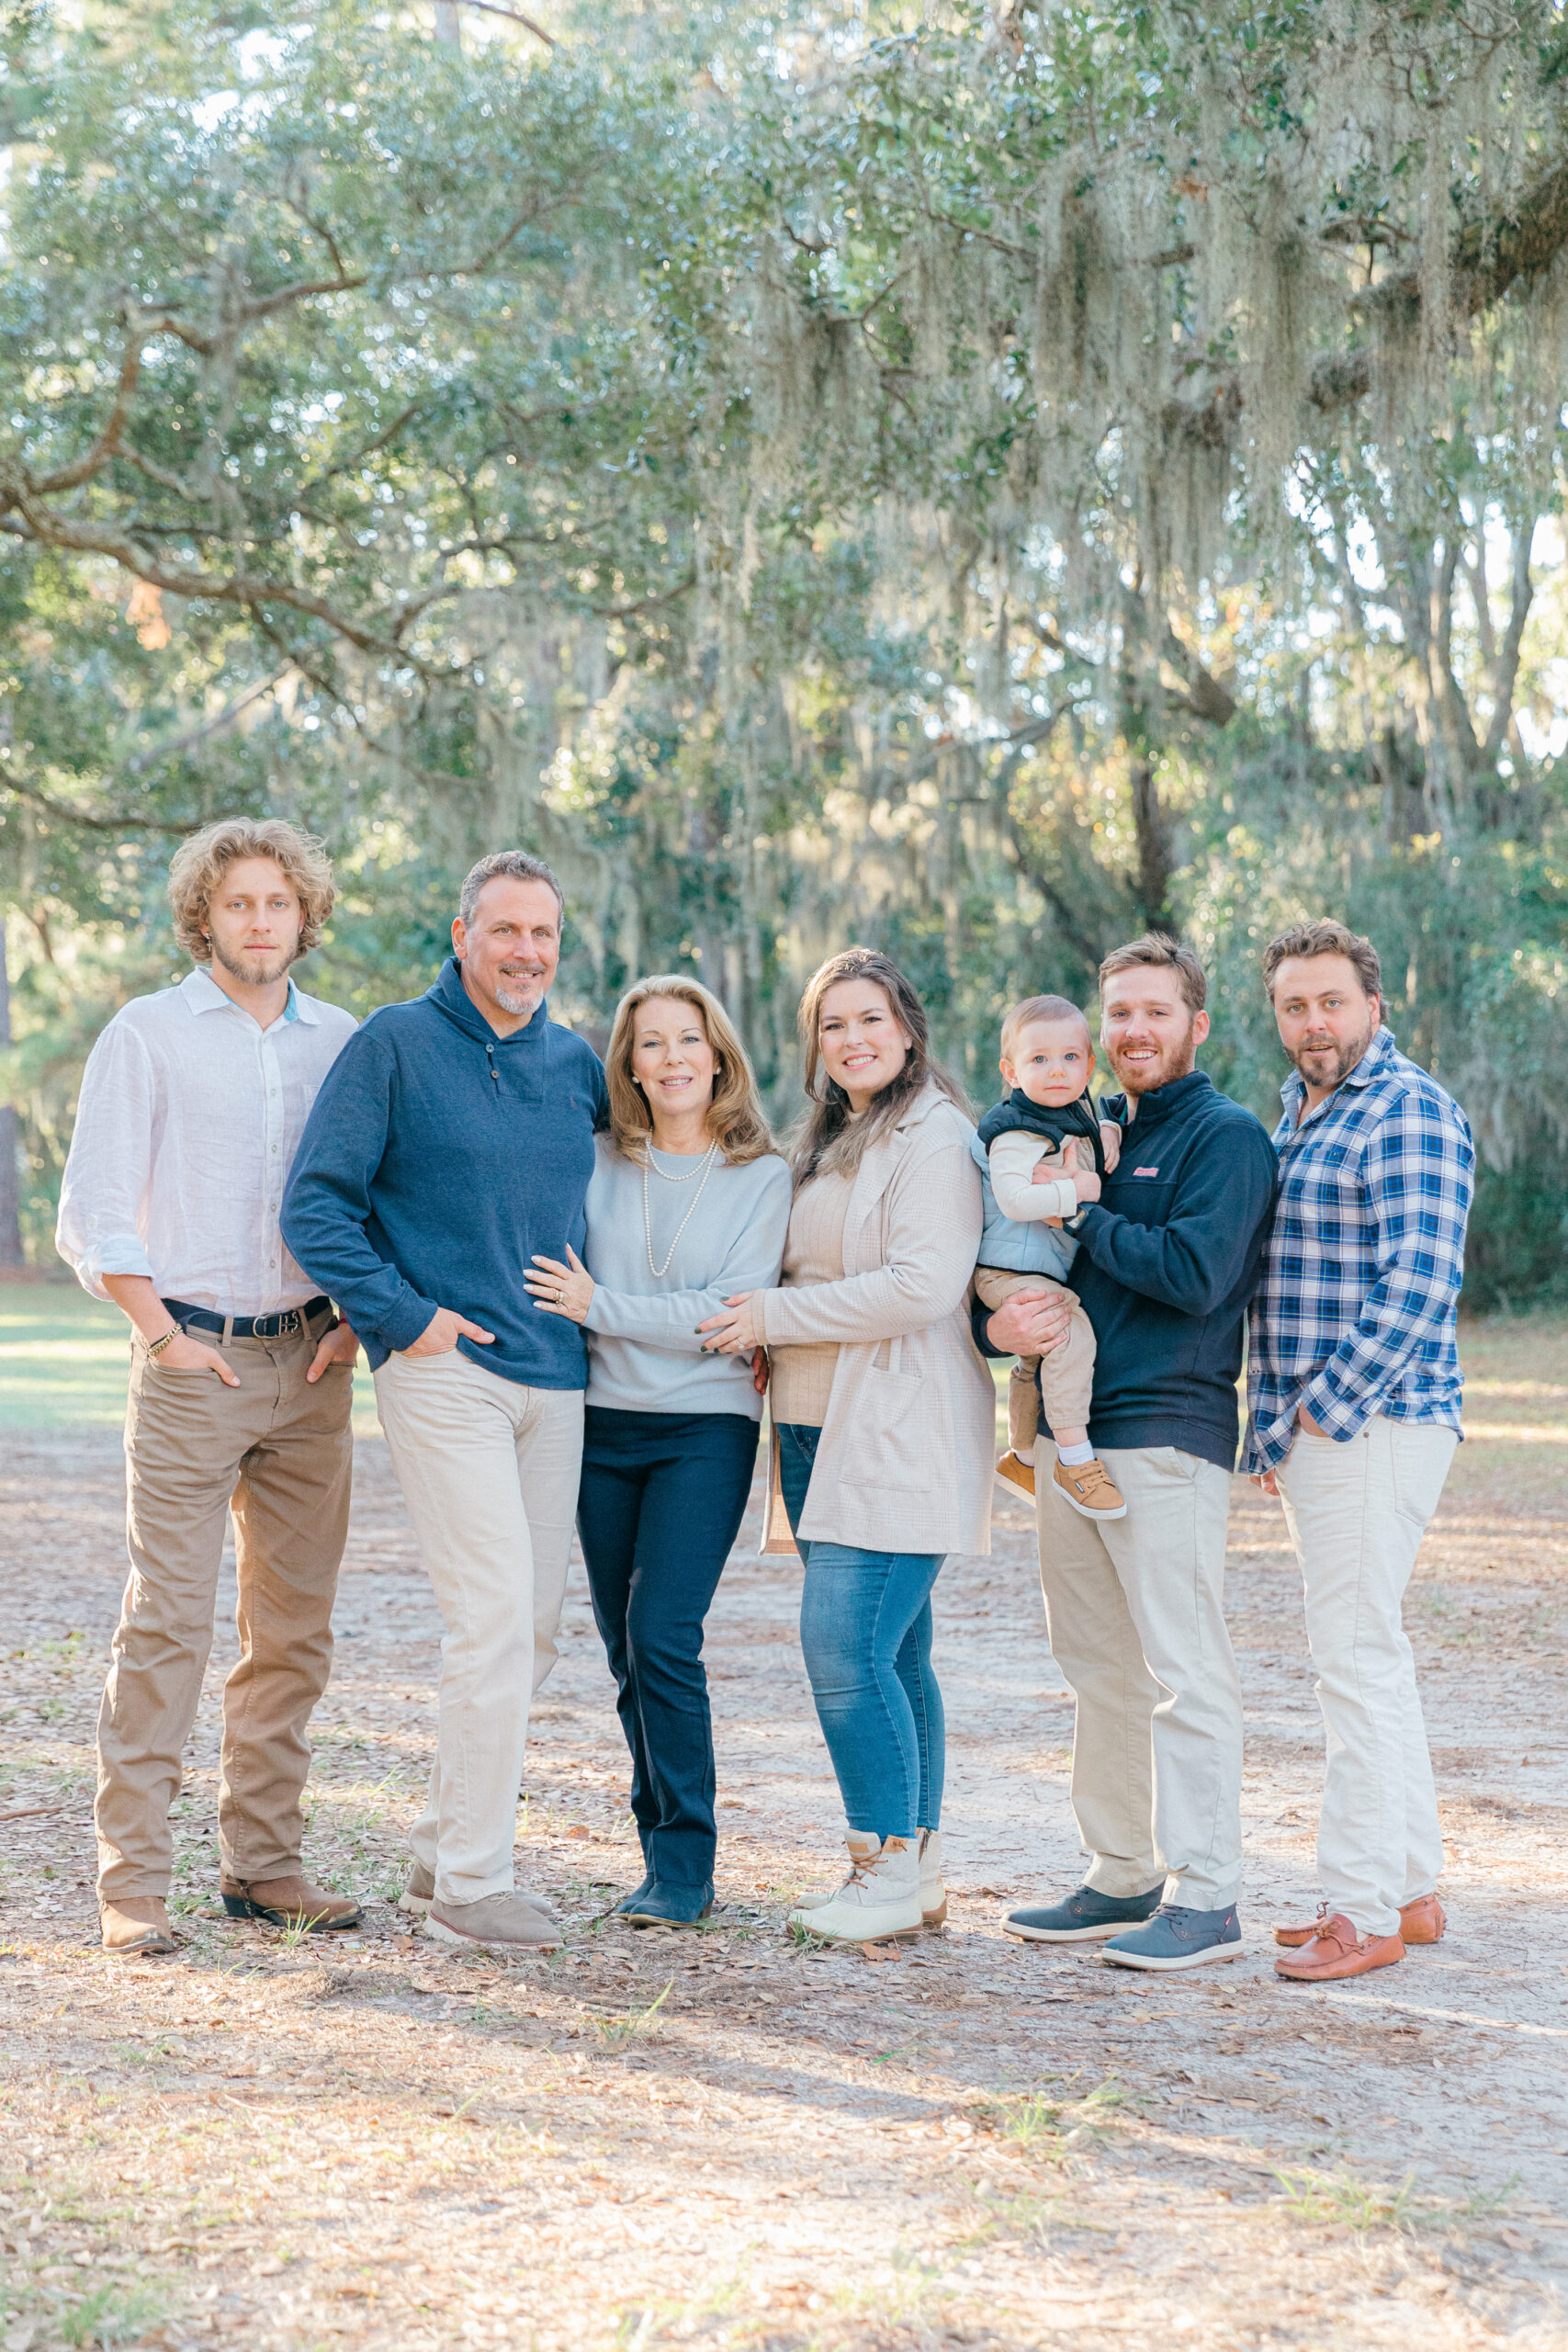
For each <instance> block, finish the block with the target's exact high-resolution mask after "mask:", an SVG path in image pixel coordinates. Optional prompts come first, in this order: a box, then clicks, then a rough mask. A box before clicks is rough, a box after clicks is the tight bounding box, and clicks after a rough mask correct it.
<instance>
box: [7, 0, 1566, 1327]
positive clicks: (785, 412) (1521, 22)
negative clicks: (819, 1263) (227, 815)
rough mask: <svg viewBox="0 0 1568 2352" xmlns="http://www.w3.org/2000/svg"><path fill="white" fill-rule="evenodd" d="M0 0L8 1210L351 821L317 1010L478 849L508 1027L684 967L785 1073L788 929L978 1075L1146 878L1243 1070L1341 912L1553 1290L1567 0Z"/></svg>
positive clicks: (1251, 1082) (1557, 1172)
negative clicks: (1281, 935) (1307, 918)
mask: <svg viewBox="0 0 1568 2352" xmlns="http://www.w3.org/2000/svg"><path fill="white" fill-rule="evenodd" d="M4 15H5V41H4V65H5V80H4V82H3V83H0V119H3V122H4V128H5V130H6V134H7V136H8V137H9V139H10V141H11V149H10V153H11V172H10V179H9V185H8V228H7V245H6V253H5V256H4V262H3V265H0V376H3V379H4V385H3V389H4V395H5V397H4V400H3V401H0V600H3V604H0V610H3V615H4V624H3V628H0V889H3V891H4V894H5V900H6V908H7V910H8V922H7V932H6V939H7V949H8V961H9V972H10V1007H11V1010H10V1035H11V1040H12V1042H11V1043H10V1046H9V1049H8V1052H7V1053H6V1060H5V1065H4V1066H5V1069H6V1073H7V1078H6V1093H7V1094H8V1097H9V1101H10V1103H11V1104H12V1106H13V1110H12V1114H11V1116H12V1119H13V1125H16V1126H18V1127H19V1136H20V1143H21V1153H20V1164H21V1167H22V1176H21V1182H20V1188H19V1189H20V1197H19V1201H18V1202H17V1204H14V1205H13V1206H12V1207H10V1208H8V1207H7V1201H6V1190H5V1183H6V1179H5V1174H4V1171H3V1170H0V1258H3V1257H4V1255H5V1254H6V1249H7V1247H10V1248H12V1249H15V1248H16V1247H17V1244H18V1237H20V1238H23V1239H25V1244H26V1247H27V1248H28V1250H29V1251H30V1252H31V1253H33V1254H34V1255H36V1256H39V1257H42V1256H45V1255H47V1251H48V1243H47V1233H48V1227H49V1223H50V1220H51V1214H52V1198H53V1193H54V1191H55V1189H56V1187H57V1184H58V1174H59V1168H60V1165H61V1161H62V1154H63V1150H64V1148H65V1145H66V1142H67V1141H68V1137H69V1128H70V1119H71V1114H72V1106H73V1097H74V1090H75V1086H76V1083H77V1080H78V1078H79V1073H80V1069H81V1065H82V1061H83V1058H84V1057H85V1052H86V1050H87V1048H88V1046H90V1043H91V1040H92V1038H93V1036H94V1035H96V1031H97V1029H98V1028H99V1027H100V1026H101V1025H102V1023H103V1021H104V1020H105V1019H106V1018H107V1016H108V1014H109V1013H110V1012H112V1011H113V1010H114V1008H115V1006H116V1005H117V1004H118V1002H120V1001H123V999H124V997H125V996H126V995H127V994H130V993H131V992H134V991H135V990H137V989H142V988H145V987H149V986H152V985H156V984H158V983H159V982H160V981H162V980H164V979H166V978H170V977H172V976H173V975H174V973H175V970H176V968H177V963H176V959H175V956H174V952H173V947H172V942H171V940H170V938H169V934H168V931H167V926H166V922H165V921H164V911H163V905H162V897H161V892H162V877H163V869H164V865H166V861H167V856H168V854H169V851H170V848H171V847H172V845H173V842H174V841H175V839H177V837H178V835H179V833H180V832H181V831H184V830H186V828H188V827H189V826H190V825H192V824H195V823H197V822H200V821H202V820H204V819H206V818H208V817H209V816H211V815H214V814H216V813H218V812H220V810H226V809H235V808H243V809H257V810H260V809H272V810H277V811H280V812H282V813H286V814H288V815H292V816H296V817H299V818H300V819H302V820H305V821H307V822H308V823H310V824H311V825H312V826H314V827H316V828H317V829H318V830H320V831H321V832H323V833H324V834H325V835H326V837H327V839H328V840H329V842H331V844H332V846H333V851H334V853H335V854H336V855H337V857H338V859H339V862H340V871H341V873H342V876H343V880H344V896H343V899H342V903H341V906H340V910H339V912H338V915H337V917H336V918H335V919H334V922H333V932H332V936H331V938H330V941H329V942H328V944H327V945H326V946H325V948H324V949H323V950H322V951H321V954H320V956H318V957H317V958H315V959H313V962H312V966H311V974H312V978H311V982H310V984H311V985H313V986H314V987H316V988H318V989H321V991H322V992H323V993H326V994H328V995H333V996H335V997H337V998H339V999H340V1000H341V1001H344V1002H346V1003H349V1004H351V1005H353V1006H354V1007H355V1010H359V1011H366V1010H368V1009H369V1008H370V1007H371V1006H373V1005H375V1004H377V1003H378V1002H382V1001H387V1000H388V999H389V998H392V997H396V996H399V995H403V994H407V993H410V992H412V991H413V990H415V989H419V988H421V987H422V986H423V985H424V984H425V983H426V982H427V980H428V978H430V977H431V975H432V973H433V971H434V967H435V964H436V962H437V960H438V958H439V956H440V955H441V953H442V950H443V945H444V940H445V933H446V922H447V919H448V916H449V912H450V907H451V903H452V897H453V891H454V888H455V883H456V880H457V876H459V875H460V874H461V872H462V870H463V868H464V867H465V865H467V863H468V861H469V859H470V858H471V857H472V856H473V855H474V854H477V853H478V852H479V850H480V849H482V848H485V847H491V846H494V845H496V844H497V843H498V842H511V841H520V842H526V843H527V844H528V845H530V846H533V847H535V848H536V849H538V850H540V851H541V852H542V853H543V854H546V855H547V856H548V857H549V858H550V859H551V860H552V862H553V863H555V864H556V865H557V866H558V869H559V870H560V872H561V874H562V876H563V879H564V880H565V882H566V885H567V888H568V892H569V898H570V914H571V922H570V932H569V946H568V953H567V956H566V959H565V961H564V964H563V972H562V981H561V986H560V989H559V990H558V998H557V1010H558V1012H561V1013H562V1014H563V1015H565V1016H566V1017H568V1018H570V1019H572V1020H574V1021H576V1022H578V1023H581V1024H583V1025H585V1026H587V1027H588V1028H589V1029H590V1030H591V1031H595V1030H596V1029H597V1028H598V1027H600V1026H601V1025H602V1024H603V1023H604V1022H605V1021H606V1019H607V1016H608V1013H609V1012H610V1010H611V1008H612V1007H613V1004H614V1001H615V995H616V993H617V991H618V989H620V988H621V987H622V986H623V985H624V984H625V983H626V980H628V979H629V978H632V977H633V976H634V975H635V974H636V973H637V972H638V971H646V970H649V969H657V968H667V967H682V968H685V969H690V970H694V971H696V972H698V973H700V974H701V976H702V977H703V978H704V979H705V980H706V981H707V982H708V983H709V984H710V985H711V986H713V987H714V988H715V989H716V990H717V991H718V993H719V994H720V995H721V996H722V997H723V998H724V1000H725V1001H726V1002H727V1003H728V1005H729V1007H730V1009H731V1010H732V1012H734V1013H735V1015H736V1016H737V1018H738V1019H739V1022H740V1023H741V1025H742V1028H743V1031H744V1034H745V1035H746V1036H747V1038H748V1041H749V1043H750V1046H751V1049H752V1051H753V1053H754V1055H755V1057H756V1058H757V1062H758V1065H759V1069H760V1070H761V1074H762V1077H763V1080H764V1082H765V1084H766V1085H767V1087H768V1089H769V1091H770V1096H771V1099H772V1101H773V1105H774V1107H775V1109H776V1111H777V1112H778V1113H779V1114H780V1115H781V1117H787V1116H788V1115H789V1114H791V1113H792V1111H793V1109H794V1105H795V1100H796V1085H795V1070H796V1066H797V1065H796V1056H795V1043H794V1035H793V1032H794V1013H795V1000H796V997H797V995H798V990H799V985H800V982H801V980H802V979H803V978H804V977H805V975H806V973H807V971H808V970H809V969H810V968H811V967H812V966H813V965H814V964H815V963H816V962H817V961H818V959H819V957H820V956H821V955H822V954H824V953H825V952H827V950H828V949H829V948H830V947H832V946H835V945H839V944H843V943H844V942H845V941H846V940H848V939H850V938H855V937H859V938H863V939H867V940H870V941H872V942H873V943H874V944H878V945H882V946H886V947H887V948H889V949H890V950H891V951H892V952H893V953H895V954H896V955H897V956H898V957H899V958H900V959H901V960H902V961H903V962H904V963H905V964H906V966H907V967H908V968H909V970H910V971H911V973H912V975H913V976H914V978H916V980H917V981H918V983H919V986H920V987H921V989H922V990H923V992H924V994H925V996H926V999H927V1001H928V1003H929V1005H930V1007H931V1013H932V1020H933V1026H934V1029H935V1032H936V1035H937V1037H938V1039H939V1042H940V1044H941V1046H942V1050H943V1052H944V1053H945V1054H946V1056H947V1057H949V1059H950V1060H951V1061H952V1062H953V1065H954V1066H955V1067H956V1068H957V1069H959V1070H960V1071H961V1072H962V1074H963V1075H964V1078H965V1079H966V1080H967V1082H968V1083H969V1085H970V1086H971V1089H972V1090H973V1091H975V1093H976V1096H977V1097H978V1098H979V1099H982V1100H985V1099H989V1097H990V1094H991V1091H992V1090H993V1088H994V1086H995V1084H996V1080H995V1070H994V1063H995V1051H996V1034H997V1029H998V1023H999V1019H1000V1015H1001V1013H1002V1012H1003V1011H1004V1010H1005V1008H1006V1005H1007V1004H1008V1002H1009V1001H1011V999H1013V998H1014V997H1015V996H1017V995H1019V994H1021V993H1023V992H1024V991H1026V990H1032V989H1039V988H1044V987H1054V988H1060V989H1065V990H1066V991H1067V992H1068V993H1070V994H1072V995H1074V996H1076V997H1077V998H1078V999H1079V1000H1080V1001H1089V1000H1090V999H1091V998H1092V995H1093V990H1094V974H1095V967H1096V965H1097V963H1098V960H1099V958H1100V956H1101V955H1102V954H1103V953H1104V952H1105V950H1106V949H1107V948H1108V947H1109V946H1110V945H1111V944H1113V943H1114V942H1115V941H1116V940H1117V939H1119V938H1122V937H1124V936H1126V935H1128V934H1129V933H1132V932H1134V931H1135V930H1139V929H1142V928H1143V927H1144V926H1145V924H1147V923H1151V922H1159V923H1164V924H1168V925H1169V926H1172V927H1174V928H1177V929H1179V930H1181V931H1182V932H1184V933H1187V934H1188V935H1190V937H1191V938H1192V939H1193V940H1194V942H1195V943H1196V944H1198V945H1199V946H1200V947H1201V950H1202V952H1203V953H1204V954H1205V956H1206V957H1207V958H1208V960H1209V962H1210V965H1211V968H1212V971H1213V1006H1214V1012H1215V1032H1214V1039H1213V1046H1212V1047H1211V1049H1210V1051H1209V1053H1208V1056H1207V1060H1208V1063H1209V1066H1210V1068H1211V1069H1213V1073H1214V1075H1215V1077H1216V1079H1217V1080H1219V1081H1220V1082H1221V1083H1222V1084H1225V1085H1228V1086H1229V1087H1231V1088H1232V1089H1233V1091H1235V1092H1237V1093H1238V1094H1240V1095H1241V1096H1242V1097H1243V1098H1244V1099H1246V1100H1247V1101H1248V1102H1250V1103H1252V1104H1253V1105H1254V1106H1255V1107H1256V1108H1257V1109H1258V1110H1259V1111H1260V1112H1261V1113H1262V1114H1264V1115H1265V1116H1269V1115H1270V1104H1271V1103H1272V1101H1273V1099H1274V1094H1275V1090H1276V1089H1277V1086H1278V1083H1279V1077H1280V1057H1279V1053H1278V1046H1277V1044H1276V1043H1275V1042H1274V1040H1273V1039H1272V1035H1271V1028H1270V1023H1269V1018H1268V1009H1267V1006H1266V1004H1265V1003H1264V1001H1263V1000H1262V997H1261V993H1260V990H1259V988H1258V979H1257V956H1258V948H1259V947H1260V945H1261V944H1262V942H1263V941H1264V940H1265V939H1266V938H1267V937H1268V935H1269V933H1270V932H1271V931H1273V930H1274V929H1276V928H1278V927H1279V926H1280V924H1281V923H1283V922H1287V921H1289V920H1292V919H1293V918H1295V917H1297V916H1299V915H1302V914H1306V913H1317V912H1322V911H1332V912H1335V913H1337V914H1341V915H1344V916H1345V917H1346V918H1347V919H1348V920H1349V921H1350V922H1354V923H1355V924H1357V925H1358V927H1360V928H1363V929H1367V930H1370V931H1371V933H1373V935H1374V937H1375V938H1376V939H1377V941H1378V943H1379V945H1380V947H1381V948H1382V953H1383V957H1384V964H1385V970H1386V973H1387V976H1388V989H1389V1010H1390V1017H1391V1019H1392V1021H1393V1025H1394V1027H1395V1030H1396V1032H1397V1034H1398V1035H1399V1037H1400V1040H1401V1042H1402V1044H1404V1046H1405V1047H1406V1048H1407V1049H1408V1050H1410V1051H1412V1052H1413V1053H1415V1054H1416V1056H1417V1057H1418V1058H1419V1059H1421V1060H1422V1061H1423V1062H1425V1063H1427V1065H1428V1066H1429V1067H1431V1068H1432V1069H1435V1070H1436V1071H1437V1072H1438V1075H1439V1076H1440V1077H1441V1078H1442V1079H1443V1080H1445V1082H1447V1083H1449V1084H1450V1085H1451V1086H1452V1087H1453V1088H1454V1090H1455V1091H1456V1092H1457V1093H1458V1094H1459V1095H1460V1097H1461V1100H1462V1101H1463V1102H1464V1103H1465V1105H1466V1107H1467V1109H1468V1110H1469V1112H1470V1114H1471V1115H1472V1119H1473V1121H1474V1123H1475V1125H1476V1129H1477V1134H1478V1137H1479V1139H1480V1142H1481V1146H1482V1151H1483V1162H1484V1175H1483V1185H1482V1193H1481V1198H1480V1203H1479V1205H1478V1212H1477V1216H1476V1221H1475V1226H1474V1228H1473V1233H1474V1239H1473V1248H1472V1276H1471V1296H1472V1300H1473V1301H1475V1302H1476V1303H1478V1304H1487V1303H1492V1302H1498V1301H1503V1300H1506V1301H1509V1302H1510V1303H1513V1304H1518V1303H1520V1302H1521V1301H1523V1300H1524V1299H1526V1298H1528V1297H1530V1296H1537V1295H1543V1294H1549V1293H1551V1291H1552V1290H1553V1289H1554V1288H1556V1289H1558V1290H1561V1288H1562V1283H1563V1277H1562V1256H1563V1241H1564V1222H1565V1217H1568V1112H1565V1108H1564V1106H1565V1105H1568V1047H1565V1046H1564V1042H1563V1035H1562V1021H1561V1018H1560V1016H1559V1007H1560V1003H1561V1001H1562V983H1563V977H1564V925H1565V911H1568V831H1565V828H1568V810H1565V808H1564V786H1563V781H1562V776H1561V775H1560V774H1559V766H1558V762H1559V756H1560V754H1561V752H1562V748H1563V745H1564V742H1565V741H1568V679H1565V677H1564V673H1563V668H1562V664H1563V659H1564V656H1565V654H1568V639H1565V634H1564V631H1565V627H1568V613H1565V611H1564V604H1563V573H1562V560H1563V548H1562V532H1561V526H1560V518H1559V497H1560V491H1561V482H1562V398H1561V392H1562V362H1563V354H1564V308H1563V290H1564V286H1565V284H1568V278H1565V276H1564V272H1565V269H1568V264H1564V262H1563V260H1562V250H1563V247H1564V244H1565V243H1568V124H1565V122H1564V108H1565V105H1568V99H1565V96H1564V71H1563V69H1564V67H1565V66H1568V36H1564V34H1563V33H1562V29H1561V23H1560V18H1559V16H1558V14H1557V12H1556V11H1555V10H1554V9H1553V8H1552V7H1551V6H1548V5H1545V0H1540V5H1534V4H1533V0H1532V5H1529V6H1526V5H1516V6H1483V7H1482V8H1480V9H1477V8H1475V7H1473V6H1466V7H1465V8H1464V9H1463V10H1462V11H1461V9H1460V7H1459V6H1457V0H1410V4H1409V5H1404V4H1403V0H1379V5H1377V6H1369V5H1359V0H1358V5H1347V0H1335V5H1332V6H1324V5H1315V6H1310V7H1309V6H1304V5H1291V6H1267V7H1266V6H1251V5H1247V0H1228V5H1227V6H1224V7H1223V8H1221V9H1220V10H1218V11H1213V10H1210V11H1205V12H1202V13H1200V12H1197V11H1196V10H1192V9H1190V8H1188V7H1186V6H1182V5H1175V4H1172V5H1167V6H1165V7H1164V8H1162V9H1161V10H1159V11H1153V10H1136V11H1134V12H1131V13H1125V12H1124V13H1121V14H1116V15H1112V14H1111V13H1110V12H1108V11H1103V10H1101V9H1100V8H1098V7H1093V6H1076V5H1063V6H1050V7H1048V8H1046V7H1036V6H1032V5H1029V0H997V5H995V6H977V5H976V6H969V5H962V0H950V4H949V5H936V6H883V5H880V0H866V5H863V6H852V5H845V6H819V7H808V6H800V7H789V8H779V9H774V10H771V11H767V12H760V11H757V10H755V9H751V8H748V7H746V6H739V5H735V6H731V5H728V0H710V5H707V6H702V5H691V6H679V7H677V6H671V5H667V4H666V0H649V5H646V6H640V7H639V6H622V7H617V6H615V5H614V0H607V5H596V6H593V7H592V8H589V7H588V6H586V5H582V6H579V5H578V0H553V5H547V4H546V0H536V6H532V7H530V8H529V9H527V10H526V11H518V10H513V9H502V8H500V7H495V6H484V7H480V6H479V5H478V0H450V4H449V5H443V6H439V7H437V6H434V5H430V6H427V5H423V0H420V4H419V5H412V4H411V5H409V6H402V7H392V8H388V7H384V6H369V5H367V0H327V5H321V6H304V5H299V4H297V5H295V6H284V5H275V4H274V0H248V4H243V5H240V6H235V5H224V0H176V5H173V6H167V7H163V8H150V7H148V6H146V5H144V0H138V5H136V6H134V7H132V6H119V5H116V0H88V5H87V6H85V7H84V8H83V9H81V10H78V11H75V12H73V17H72V20H71V22H69V23H67V22H65V21H64V20H63V19H62V20H58V21H57V20H55V19H54V18H52V17H51V15H50V14H49V12H48V10H47V9H46V8H45V7H43V6H35V5H28V6H11V7H9V8H8V9H6V10H5V11H4ZM3 1004H4V1000H3V999H0V1049H3V1048H4V1046H5V1035H6V1033H5V1028H4V1025H3ZM13 1156H14V1155H13ZM5 1158H6V1136H5V1134H4V1133H3V1132H0V1159H5ZM8 1233H9V1234H10V1237H11V1238H10V1240H9V1243H8V1242H7V1234H8Z"/></svg>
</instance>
